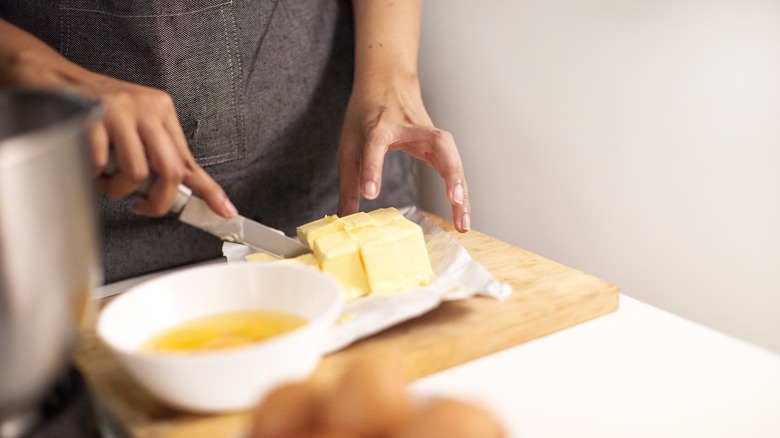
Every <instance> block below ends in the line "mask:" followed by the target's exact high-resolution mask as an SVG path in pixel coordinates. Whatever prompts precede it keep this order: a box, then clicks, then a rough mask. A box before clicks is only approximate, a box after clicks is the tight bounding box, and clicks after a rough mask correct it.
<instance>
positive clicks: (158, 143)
mask: <svg viewBox="0 0 780 438" xmlns="http://www.w3.org/2000/svg"><path fill="white" fill-rule="evenodd" d="M138 132H139V134H140V135H141V139H142V141H143V143H144V145H145V146H146V157H147V160H148V162H149V168H150V171H151V173H152V174H153V175H154V176H153V179H152V180H151V183H150V184H149V186H148V188H147V189H146V193H145V194H144V196H142V197H139V198H138V199H136V200H135V201H134V202H133V203H132V204H131V205H130V208H131V210H132V211H133V212H135V213H138V214H144V215H147V216H162V215H164V214H165V213H167V212H168V210H169V209H170V208H171V205H172V204H173V201H174V199H175V198H176V194H177V193H178V187H179V183H181V181H182V179H183V178H184V166H183V165H182V163H181V159H180V158H179V154H178V152H177V150H176V148H175V147H174V145H173V142H172V140H171V138H170V136H169V135H168V132H167V131H166V130H165V129H164V128H163V126H162V124H160V123H159V122H156V121H154V120H146V121H141V122H140V123H139V127H138Z"/></svg>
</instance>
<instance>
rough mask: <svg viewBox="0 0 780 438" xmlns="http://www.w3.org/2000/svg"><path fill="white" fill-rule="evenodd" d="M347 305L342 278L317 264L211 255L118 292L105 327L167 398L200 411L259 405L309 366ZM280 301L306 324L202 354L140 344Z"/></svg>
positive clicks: (116, 348)
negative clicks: (190, 323) (176, 328)
mask: <svg viewBox="0 0 780 438" xmlns="http://www.w3.org/2000/svg"><path fill="white" fill-rule="evenodd" d="M342 306H343V302H342V298H341V290H340V286H339V284H338V283H337V282H336V280H334V279H333V278H332V277H330V276H329V275H327V274H323V273H322V272H319V271H317V270H314V269H310V268H306V267H301V266H293V265H284V264H275V263H246V264H230V265H227V264H225V265H223V264H220V265H208V266H202V267H196V268H191V269H185V270H183V271H179V272H176V273H171V274H167V275H163V276H160V277H158V278H156V279H153V280H149V281H147V282H145V283H142V284H140V285H138V286H136V287H134V288H132V289H130V290H128V291H127V292H125V293H124V294H122V295H120V296H119V297H118V298H116V299H114V300H113V301H111V302H110V303H109V304H108V305H107V306H106V307H104V309H103V310H102V311H101V313H100V315H99V317H98V323H97V334H98V337H99V338H100V339H101V340H102V341H103V342H104V343H105V344H106V345H107V346H108V348H109V349H110V350H111V351H112V352H113V353H114V354H115V355H116V357H118V359H119V361H120V362H121V363H122V365H123V366H124V367H125V369H126V370H127V371H128V372H129V373H130V375H131V376H132V377H133V378H135V380H136V381H137V382H138V383H139V384H140V385H141V386H143V387H144V388H145V389H146V390H148V391H149V392H150V393H151V394H152V395H154V396H156V397H157V398H159V399H160V400H161V401H163V402H165V403H167V404H168V405H171V406H173V407H175V408H178V409H182V410H186V411H195V412H212V413H213V412H227V411H237V410H245V409H249V408H251V407H252V406H254V405H255V404H256V403H258V401H259V400H260V399H261V398H262V397H263V396H264V395H265V394H266V393H267V392H268V391H270V390H271V389H273V388H274V387H275V386H277V385H279V384H282V383H284V382H286V381H290V380H300V379H303V378H305V377H306V376H308V375H309V374H310V373H311V372H312V371H313V370H314V368H315V367H316V366H317V364H318V363H319V360H320V359H321V357H322V349H323V346H324V341H325V339H326V338H325V337H326V336H327V334H328V332H329V329H330V328H331V327H332V326H333V325H334V323H335V321H336V318H337V317H338V315H339V314H340V312H341V309H342ZM255 309H256V310H275V311H281V312H288V313H292V314H295V315H298V316H300V317H303V318H304V319H306V320H307V321H308V322H307V323H306V324H304V325H303V326H302V327H299V328H297V329H294V330H292V331H290V332H287V333H284V334H282V335H278V336H276V337H273V338H270V339H266V340H264V341H260V342H257V343H253V344H250V345H246V346H242V347H235V348H232V349H225V350H218V351H214V352H207V353H204V352H201V353H197V354H165V353H149V352H141V351H139V349H140V347H141V345H143V344H144V342H145V341H147V340H148V339H149V338H150V337H152V336H153V335H155V334H157V333H159V332H161V331H162V330H164V329H166V328H168V327H171V326H173V325H175V324H178V323H181V322H184V321H187V320H190V319H194V318H199V317H203V316H208V315H213V314H219V313H225V312H233V311H241V310H255Z"/></svg>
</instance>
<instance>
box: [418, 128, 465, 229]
mask: <svg viewBox="0 0 780 438" xmlns="http://www.w3.org/2000/svg"><path fill="white" fill-rule="evenodd" d="M428 136H429V138H428V140H427V143H428V144H429V145H430V147H431V149H430V153H429V157H428V161H429V162H430V163H431V165H432V166H433V168H434V169H436V171H437V172H438V173H439V175H441V177H442V179H444V184H445V186H446V191H447V199H448V200H449V201H450V204H451V205H452V221H453V223H454V225H455V229H457V230H458V231H459V232H461V233H463V232H466V231H468V230H469V229H471V205H470V202H469V194H468V186H467V185H466V177H465V173H464V171H463V163H462V162H461V159H460V154H459V153H458V148H457V146H456V145H455V139H454V138H453V136H452V134H450V133H449V132H447V131H443V130H441V129H430V130H428Z"/></svg>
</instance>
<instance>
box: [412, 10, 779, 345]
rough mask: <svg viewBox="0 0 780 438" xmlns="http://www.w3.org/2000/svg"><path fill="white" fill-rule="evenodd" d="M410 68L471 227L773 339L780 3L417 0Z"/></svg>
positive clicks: (700, 317)
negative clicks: (462, 181) (455, 169)
mask: <svg viewBox="0 0 780 438" xmlns="http://www.w3.org/2000/svg"><path fill="white" fill-rule="evenodd" d="M420 75H421V80H422V86H423V94H424V97H425V99H426V105H427V107H428V110H429V112H430V113H431V116H432V117H433V119H434V121H435V122H436V123H437V125H438V126H439V127H441V128H443V129H447V130H449V131H451V132H452V133H453V134H454V135H455V139H456V142H457V143H458V146H459V149H460V151H461V154H462V157H463V159H464V166H465V168H466V176H467V180H468V184H469V191H470V193H471V202H472V209H473V215H472V217H473V219H472V226H473V228H474V229H475V230H478V231H481V232H484V233H486V234H489V235H491V236H494V237H497V238H500V239H502V240H505V241H507V242H510V243H512V244H514V245H517V246H520V247H523V248H525V249H528V250H530V251H533V252H535V253H537V254H540V255H542V256H545V257H548V258H550V259H553V260H555V261H558V262H561V263H563V264H566V265H568V266H572V267H574V268H577V269H580V270H583V271H585V272H588V273H591V274H594V275H596V276H598V277H601V278H603V279H605V280H608V281H610V282H613V283H615V284H617V285H618V286H619V287H620V289H621V291H622V292H623V293H624V294H626V295H629V296H632V297H635V298H638V299H640V300H642V301H645V302H647V303H650V304H652V305H655V306H657V307H660V308H663V309H666V310H669V311H671V312H673V313H676V314H679V315H682V316H684V317H686V318H689V319H692V320H695V321H698V322H701V323H703V324H705V325H708V326H711V327H713V328H716V329H719V330H721V331H724V332H726V333H730V334H732V335H734V336H737V337H740V338H743V339H746V340H748V341H750V342H753V343H756V344H760V345H763V346H766V347H769V348H771V349H774V350H777V351H780V275H779V274H778V272H780V269H778V268H780V2H777V1H773V0H766V1H761V0H731V1H726V0H655V1H653V0H644V1H641V0H602V1H598V0H502V1H487V2H474V1H467V0H439V1H432V0H429V1H428V2H427V3H426V4H425V6H424V12H423V34H422V38H421V49H420ZM421 180H422V184H423V185H424V186H425V194H424V198H423V202H424V207H425V208H427V209H428V210H430V211H433V212H435V213H438V214H440V215H443V216H445V217H450V213H449V208H448V206H447V205H446V200H445V198H444V195H443V191H444V189H443V185H442V184H441V183H440V181H439V179H438V177H437V176H435V175H434V174H431V172H429V171H425V172H423V173H422V175H421Z"/></svg>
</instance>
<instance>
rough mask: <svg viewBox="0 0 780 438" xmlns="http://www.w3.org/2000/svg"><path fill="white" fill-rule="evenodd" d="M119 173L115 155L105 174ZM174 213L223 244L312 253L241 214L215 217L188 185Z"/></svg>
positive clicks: (181, 187)
mask: <svg viewBox="0 0 780 438" xmlns="http://www.w3.org/2000/svg"><path fill="white" fill-rule="evenodd" d="M116 171H117V168H116V162H115V161H114V157H113V155H111V156H109V159H108V164H107V165H106V168H105V169H104V170H103V173H105V174H107V175H113V174H115V173H116ZM152 178H154V176H153V175H150V176H149V178H147V179H146V181H144V182H143V183H142V184H141V187H140V188H139V189H138V193H140V194H144V193H145V192H146V190H147V189H148V188H149V184H150V183H151V180H152ZM170 212H171V213H174V214H177V215H178V217H179V220H180V221H181V222H184V223H185V224H188V225H191V226H193V227H195V228H198V229H200V230H203V231H206V232H208V233H210V234H213V235H215V236H217V237H219V238H220V239H222V240H225V241H228V242H235V243H241V244H244V245H247V246H249V247H250V248H253V249H256V250H258V251H263V252H265V253H268V254H271V255H273V256H276V257H280V258H290V257H296V256H299V255H301V254H306V253H310V252H311V250H310V249H309V248H307V247H306V246H304V245H302V244H301V243H300V242H298V241H297V240H295V239H292V238H290V237H287V236H286V235H285V234H284V233H283V232H281V231H279V230H277V229H274V228H271V227H268V226H266V225H263V224H261V223H259V222H256V221H253V220H251V219H249V218H246V217H244V216H241V215H240V214H239V215H236V216H233V217H232V218H229V219H225V218H224V217H222V216H220V215H218V214H216V213H214V211H212V210H211V208H210V207H209V206H208V205H207V204H206V202H205V201H204V200H203V199H201V198H200V197H198V196H197V195H195V194H193V193H192V190H191V189H190V188H189V187H187V186H185V185H184V184H179V190H178V192H177V193H176V199H175V200H174V202H173V205H171V208H170Z"/></svg>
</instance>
